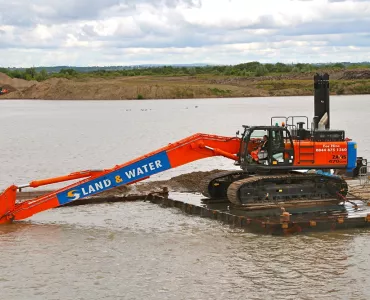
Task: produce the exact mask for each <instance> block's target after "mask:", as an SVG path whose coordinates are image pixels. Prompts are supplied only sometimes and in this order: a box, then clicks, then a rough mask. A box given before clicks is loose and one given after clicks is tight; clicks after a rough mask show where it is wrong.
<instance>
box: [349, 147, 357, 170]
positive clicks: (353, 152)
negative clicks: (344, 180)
mask: <svg viewBox="0 0 370 300" xmlns="http://www.w3.org/2000/svg"><path fill="white" fill-rule="evenodd" d="M347 155H348V160H347V171H348V172H351V171H352V170H353V169H354V168H356V161H357V143H355V142H348V153H347Z"/></svg>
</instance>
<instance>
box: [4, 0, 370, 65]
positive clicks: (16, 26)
mask: <svg viewBox="0 0 370 300" xmlns="http://www.w3.org/2000/svg"><path fill="white" fill-rule="evenodd" d="M0 4H2V7H7V9H6V10H2V11H1V12H0V37H1V40H2V43H1V45H0V54H1V55H2V57H3V58H4V57H5V58H6V59H5V60H4V59H3V60H2V61H1V63H0V65H2V66H32V65H61V64H62V65H111V64H117V65H131V64H138V63H195V62H197V63H198V62H206V63H221V64H235V63H240V62H245V61H251V60H258V61H261V62H277V61H282V62H294V61H300V62H327V61H333V60H335V61H364V60H369V53H370V51H369V50H370V39H369V37H370V0H369V1H364V0H363V1H360V0H357V1H355V0H353V1H349V0H347V1H338V0H336V1H333V0H311V1H303V0H301V1H299V0H279V1H276V0H259V1H251V0H202V1H200V0H89V1H88V0H79V1H75V0H63V1H62V0H53V1H50V0H33V1H28V0H12V1H11V2H9V3H7V2H5V0H0ZM334 54H335V55H334Z"/></svg>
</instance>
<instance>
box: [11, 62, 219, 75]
mask: <svg viewBox="0 0 370 300" xmlns="http://www.w3.org/2000/svg"><path fill="white" fill-rule="evenodd" d="M165 66H168V67H173V68H182V67H185V68H191V67H206V66H213V65H212V64H202V63H195V64H142V65H132V66H91V67H76V66H55V67H46V66H40V67H35V70H36V71H37V72H40V71H41V70H45V71H46V72H48V73H59V72H60V70H62V69H73V70H76V71H77V72H81V73H88V72H93V71H100V70H106V71H117V70H133V69H147V68H160V67H165ZM7 69H9V70H20V71H24V70H26V69H27V68H7Z"/></svg>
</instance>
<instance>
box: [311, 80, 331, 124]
mask: <svg viewBox="0 0 370 300" xmlns="http://www.w3.org/2000/svg"><path fill="white" fill-rule="evenodd" d="M314 88H315V94H314V104H315V117H314V124H315V129H330V113H329V111H330V106H329V104H330V101H329V100H330V99H329V97H330V91H329V74H327V73H325V74H323V75H320V74H316V75H315V76H314ZM319 127H320V128H319Z"/></svg>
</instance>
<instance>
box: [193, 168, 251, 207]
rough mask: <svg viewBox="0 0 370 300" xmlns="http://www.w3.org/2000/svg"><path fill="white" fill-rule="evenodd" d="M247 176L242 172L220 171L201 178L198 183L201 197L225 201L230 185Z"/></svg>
mask: <svg viewBox="0 0 370 300" xmlns="http://www.w3.org/2000/svg"><path fill="white" fill-rule="evenodd" d="M246 176H248V173H247V172H245V171H243V170H232V171H221V172H218V173H215V174H212V175H209V176H206V177H204V178H203V180H202V181H201V183H200V186H201V191H202V194H203V196H205V197H207V198H209V199H214V200H216V199H227V189H228V187H229V185H230V184H231V183H233V182H234V181H237V180H240V179H243V178H245V177H246Z"/></svg>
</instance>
